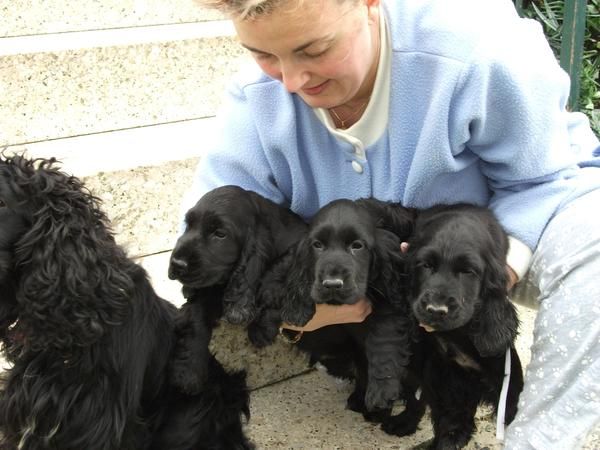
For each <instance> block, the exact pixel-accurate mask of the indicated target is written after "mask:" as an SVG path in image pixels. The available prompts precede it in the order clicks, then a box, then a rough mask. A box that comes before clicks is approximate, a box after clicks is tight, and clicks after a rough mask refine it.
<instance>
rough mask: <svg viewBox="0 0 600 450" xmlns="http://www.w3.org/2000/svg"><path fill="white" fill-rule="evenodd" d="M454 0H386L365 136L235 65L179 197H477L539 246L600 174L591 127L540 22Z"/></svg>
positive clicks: (503, 1)
mask: <svg viewBox="0 0 600 450" xmlns="http://www.w3.org/2000/svg"><path fill="white" fill-rule="evenodd" d="M451 3H452V5H450V4H449V2H448V1H447V0H388V1H387V2H384V3H383V7H384V16H385V23H386V25H387V28H388V38H389V42H388V50H389V52H388V54H389V55H388V56H389V67H390V68H391V72H390V73H385V74H379V73H378V79H379V78H380V77H389V80H390V82H389V115H388V117H383V118H381V117H380V118H379V120H384V121H385V120H387V127H385V130H384V132H383V134H382V135H381V136H380V137H379V138H378V139H376V140H375V141H374V142H368V143H367V145H361V143H360V142H359V143H358V144H355V145H353V144H351V143H350V142H348V141H347V140H344V139H340V138H339V136H337V135H336V134H335V133H332V132H331V130H330V129H328V127H327V126H326V125H325V124H324V123H323V121H322V120H320V119H319V117H318V114H317V113H316V111H315V110H313V109H311V108H310V107H309V106H307V105H306V104H305V103H304V102H303V101H302V99H301V98H300V97H299V96H297V95H294V94H290V93H288V92H287V91H286V90H285V88H284V86H283V85H282V84H281V83H280V82H279V81H276V80H273V79H271V78H269V77H267V76H266V75H263V74H261V73H260V71H259V70H258V69H257V70H256V71H255V72H254V71H251V72H250V73H248V71H246V72H245V73H244V74H242V75H241V76H240V77H239V78H238V79H237V80H236V82H235V83H233V84H232V85H231V86H230V87H229V89H228V91H227V97H226V99H225V102H224V105H223V107H222V108H221V110H220V112H219V115H218V118H219V119H218V123H219V128H218V130H216V133H215V139H214V140H213V141H212V142H209V143H206V147H205V148H204V149H203V156H202V158H201V160H200V164H199V166H198V170H197V174H196V178H195V181H194V184H193V186H192V189H191V191H190V193H189V194H188V196H187V200H186V201H185V202H184V209H187V207H191V206H192V205H193V204H194V203H195V202H196V201H197V200H198V198H200V196H201V195H203V194H204V193H205V192H207V191H208V190H210V189H213V188H215V187H217V186H221V185H225V184H234V185H238V186H241V187H243V188H245V189H249V190H253V191H255V192H258V193H259V194H262V195H263V196H265V197H267V198H270V199H271V200H274V201H276V202H278V203H280V204H283V205H286V206H288V207H291V209H292V210H294V211H295V212H297V213H299V214H300V215H301V216H303V217H304V218H306V219H308V218H310V217H311V216H312V215H314V214H315V212H316V211H317V210H318V209H319V208H320V207H322V206H324V205H325V204H327V203H328V202H330V201H332V200H334V199H338V198H350V199H357V198H361V197H372V196H373V197H376V198H379V199H381V200H392V201H400V202H402V203H403V204H404V205H406V206H412V207H428V206H430V205H434V204H437V203H456V202H473V203H476V204H480V205H489V206H490V207H491V208H492V209H493V210H494V212H495V213H496V215H497V217H498V218H499V219H500V221H501V222H502V225H503V226H504V227H505V229H506V230H507V232H508V233H509V234H510V235H511V236H513V237H515V238H516V239H518V240H519V241H521V242H522V243H524V244H526V245H527V246H528V247H529V248H530V249H534V248H535V246H536V244H537V242H538V239H539V237H540V235H541V233H542V231H543V229H544V227H545V225H546V224H547V222H548V221H549V220H550V218H551V217H552V216H553V214H555V213H556V212H557V210H559V209H560V208H561V207H563V206H564V205H565V204H566V203H568V202H569V201H570V200H572V199H574V198H576V197H578V196H581V195H583V194H584V193H586V192H589V191H591V190H593V189H596V188H598V187H599V186H600V155H599V154H596V155H594V154H593V153H594V151H596V153H598V152H599V151H600V149H598V146H599V143H598V139H597V137H596V136H594V134H593V133H592V132H591V130H590V128H589V124H588V122H587V119H586V118H585V116H584V115H583V114H580V113H569V112H567V111H566V108H565V104H566V101H567V97H568V93H569V80H568V76H567V75H566V73H565V72H564V71H563V70H561V69H560V67H559V66H558V64H557V62H556V60H555V57H554V55H553V54H552V52H551V50H550V48H549V46H548V44H547V42H546V40H545V38H544V36H543V33H542V31H541V28H540V27H539V25H538V24H537V23H535V22H533V21H530V20H525V19H520V18H518V16H517V14H516V12H515V10H514V7H513V5H512V2H510V0H486V1H482V0H453V1H452V2H451ZM371 101H373V100H371ZM369 110H377V108H376V107H371V105H369ZM371 120H373V118H371ZM361 121H362V119H361ZM357 170H358V171H357ZM360 170H362V172H359V171H360Z"/></svg>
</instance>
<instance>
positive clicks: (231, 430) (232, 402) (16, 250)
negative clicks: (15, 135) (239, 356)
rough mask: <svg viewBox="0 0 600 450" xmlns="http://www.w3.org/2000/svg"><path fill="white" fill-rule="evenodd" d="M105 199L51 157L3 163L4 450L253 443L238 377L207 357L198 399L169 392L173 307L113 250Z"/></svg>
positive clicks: (0, 393) (0, 425) (0, 405)
mask: <svg viewBox="0 0 600 450" xmlns="http://www.w3.org/2000/svg"><path fill="white" fill-rule="evenodd" d="M99 203H100V202H99V200H98V199H97V198H96V197H94V196H93V195H91V194H90V193H89V192H88V191H87V190H86V188H85V187H84V186H83V184H82V182H81V181H80V180H79V179H77V178H75V177H72V176H68V175H66V174H64V173H63V172H61V171H59V170H58V169H57V168H56V167H55V160H42V159H38V160H31V159H27V158H25V157H22V156H13V157H7V156H5V155H2V156H1V157H0V225H1V226H0V230H2V231H1V232H0V285H1V287H2V298H1V299H0V314H1V316H0V326H1V329H0V336H1V337H2V345H3V352H4V355H5V356H6V359H7V360H8V361H9V362H10V363H11V364H12V367H11V368H10V369H8V370H7V371H6V372H5V373H3V374H2V388H1V390H0V435H1V438H0V446H2V448H7V449H11V450H12V449H16V448H19V449H23V450H38V449H61V450H76V449H77V450H81V449H90V450H115V449H125V450H133V449H135V450H139V449H148V448H154V449H158V448H160V449H163V450H164V449H166V448H169V449H193V448H207V443H209V444H211V445H213V446H214V447H210V448H223V449H229V448H251V445H250V444H249V443H248V441H247V440H246V438H245V437H244V435H243V433H242V423H241V415H242V414H247V413H248V393H247V392H246V387H245V381H244V375H243V373H240V374H226V373H224V372H223V370H222V368H221V367H220V365H219V364H218V362H217V361H216V360H214V359H213V358H211V359H210V369H209V370H208V371H209V372H210V373H213V374H216V375H214V383H211V384H207V386H206V389H205V390H204V391H203V392H202V393H199V394H198V395H196V396H186V395H183V394H182V393H180V392H177V391H175V390H174V389H173V388H172V387H171V386H170V384H169V382H168V376H167V374H168V371H167V366H168V363H169V358H170V356H171V352H172V350H173V348H174V346H175V333H174V327H175V321H176V318H177V314H178V311H177V309H176V308H175V307H174V306H173V305H172V304H170V303H168V302H167V301H165V300H163V299H161V298H159V297H158V296H157V295H156V294H155V292H154V290H153V289H152V286H151V285H150V283H149V281H148V278H147V275H146V272H145V271H144V270H143V269H142V268H141V267H140V266H139V265H137V264H135V263H134V262H133V261H132V260H130V259H129V258H128V257H127V256H126V254H125V252H124V251H123V250H122V249H121V247H119V246H118V245H117V244H116V243H115V240H114V237H113V234H112V232H111V229H110V226H109V222H108V219H107V217H106V215H105V214H104V213H103V212H102V211H101V209H100V204H99ZM205 345H208V343H205ZM233 392H234V393H235V395H232V394H231V393H233ZM232 397H233V398H232ZM174 415H177V416H178V417H181V420H177V421H173V419H172V417H173V416H174ZM175 435H177V436H185V440H184V441H182V440H181V438H178V440H177V441H175V440H171V439H170V438H169V436H175Z"/></svg>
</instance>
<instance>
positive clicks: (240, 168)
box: [180, 83, 285, 232]
mask: <svg viewBox="0 0 600 450" xmlns="http://www.w3.org/2000/svg"><path fill="white" fill-rule="evenodd" d="M215 121H216V123H215V129H214V132H212V133H211V135H210V136H208V137H207V141H206V142H202V143H200V145H201V156H200V161H199V163H198V166H197V168H196V172H195V175H194V179H193V182H192V186H191V188H190V189H189V191H188V192H187V193H186V195H185V196H184V199H183V202H182V206H181V216H182V217H183V216H184V214H185V212H186V211H187V210H188V209H190V208H191V207H192V206H194V204H195V203H196V202H197V201H198V200H199V199H200V197H202V196H203V195H204V194H205V193H207V192H208V191H210V190H212V189H214V188H216V187H219V186H224V185H236V186H240V187H242V188H244V189H247V190H251V191H254V192H257V193H258V194H260V195H262V196H264V197H266V198H269V199H270V200H273V201H275V202H276V203H280V204H281V203H284V202H285V199H284V196H283V194H282V193H281V192H280V191H279V189H278V188H277V186H276V184H275V182H274V177H273V174H272V171H271V168H270V166H269V163H268V160H267V158H266V157H265V153H264V150H263V145H262V142H261V139H260V137H259V133H258V132H257V129H256V122H255V120H254V118H253V112H252V109H251V107H250V105H249V103H248V100H247V98H246V96H245V94H244V91H243V89H242V88H241V87H240V86H239V85H238V84H237V83H232V84H231V85H230V87H229V88H228V89H227V90H226V94H225V99H224V101H223V104H222V106H221V107H220V109H219V112H218V114H217V117H216V119H215ZM183 230H184V224H183V223H182V226H181V230H180V231H181V232H183Z"/></svg>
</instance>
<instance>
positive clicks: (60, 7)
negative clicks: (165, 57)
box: [0, 0, 222, 37]
mask: <svg viewBox="0 0 600 450" xmlns="http://www.w3.org/2000/svg"><path fill="white" fill-rule="evenodd" d="M1 10H2V21H1V22H0V37H7V36H27V35H36V34H38V35H39V34H49V33H64V32H70V31H87V30H97V29H106V28H128V27H139V26H147V25H162V24H174V23H189V22H200V21H208V20H217V19H222V16H221V14H219V13H218V12H216V11H214V10H211V9H206V8H202V7H201V6H200V5H199V4H198V3H196V2H194V1H193V0H171V1H168V2H165V1H161V0H107V1H101V2H100V1H96V0H82V1H78V2H69V3H67V2H65V1H64V0H45V1H43V2H29V1H24V0H17V1H11V2H3V4H2V8H1Z"/></svg>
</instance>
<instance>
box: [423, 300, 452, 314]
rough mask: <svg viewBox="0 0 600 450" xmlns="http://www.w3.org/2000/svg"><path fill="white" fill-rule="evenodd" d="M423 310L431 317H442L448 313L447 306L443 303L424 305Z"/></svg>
mask: <svg viewBox="0 0 600 450" xmlns="http://www.w3.org/2000/svg"><path fill="white" fill-rule="evenodd" d="M425 311H427V312H428V313H429V314H430V315H431V316H432V317H436V318H443V317H446V315H448V307H447V306H445V305H432V304H431V303H430V304H428V305H427V306H426V307H425Z"/></svg>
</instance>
